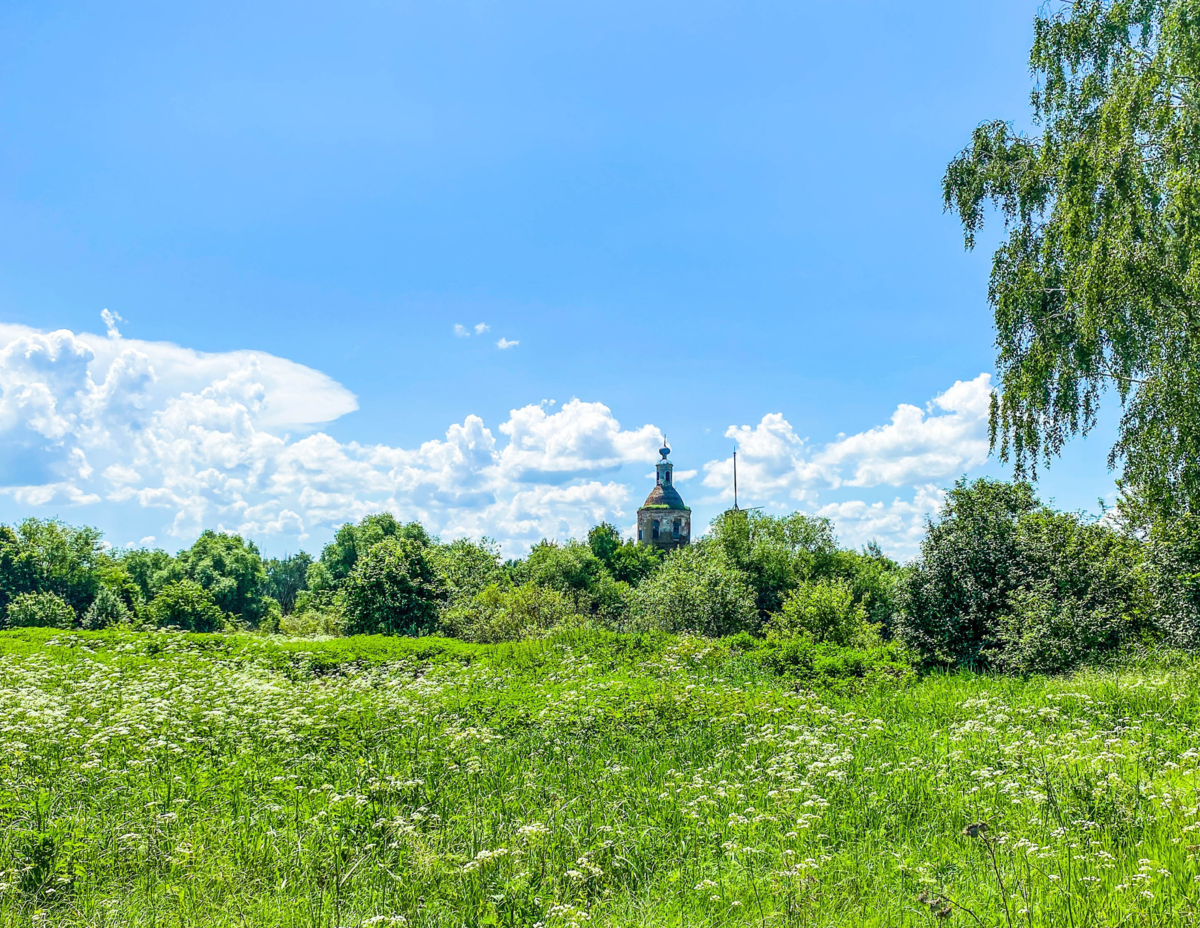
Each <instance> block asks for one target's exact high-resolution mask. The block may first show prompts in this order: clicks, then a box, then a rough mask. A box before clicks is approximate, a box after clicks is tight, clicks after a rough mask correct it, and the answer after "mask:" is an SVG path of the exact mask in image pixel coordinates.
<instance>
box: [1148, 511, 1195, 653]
mask: <svg viewBox="0 0 1200 928" xmlns="http://www.w3.org/2000/svg"><path fill="white" fill-rule="evenodd" d="M1146 548H1147V550H1146V580H1147V586H1148V592H1149V596H1150V603H1151V605H1150V609H1151V617H1152V622H1153V624H1154V628H1155V631H1156V632H1157V634H1158V636H1159V637H1161V638H1162V640H1163V641H1165V642H1166V643H1167V644H1169V645H1171V646H1173V647H1181V648H1196V647H1198V646H1200V517H1198V516H1194V515H1185V516H1182V517H1179V518H1176V519H1173V520H1171V521H1160V522H1157V523H1155V524H1154V525H1153V526H1152V528H1151V529H1150V533H1149V539H1148V543H1147V546H1146Z"/></svg>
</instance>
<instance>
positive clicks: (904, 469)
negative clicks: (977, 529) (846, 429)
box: [703, 374, 992, 556]
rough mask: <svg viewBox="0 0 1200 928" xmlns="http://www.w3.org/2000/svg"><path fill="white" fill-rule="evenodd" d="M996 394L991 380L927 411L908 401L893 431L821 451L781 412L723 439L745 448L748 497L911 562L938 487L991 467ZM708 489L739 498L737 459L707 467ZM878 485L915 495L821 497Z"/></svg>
mask: <svg viewBox="0 0 1200 928" xmlns="http://www.w3.org/2000/svg"><path fill="white" fill-rule="evenodd" d="M991 392H992V387H991V376H990V375H989V374H980V375H979V376H978V377H976V378H974V379H973V380H960V381H957V382H956V383H955V384H954V385H953V386H952V387H951V388H950V389H949V390H946V391H945V392H944V393H941V394H939V395H938V396H936V397H934V398H933V399H932V400H930V401H929V402H928V403H927V404H926V405H925V407H924V408H923V409H922V408H921V407H918V406H913V405H911V404H908V403H901V404H900V405H899V406H897V407H896V410H895V412H893V413H892V416H891V419H890V421H889V422H888V423H887V424H886V425H881V426H877V427H875V428H872V429H868V430H866V431H864V432H859V433H857V434H853V435H840V436H838V438H837V439H835V440H834V441H832V442H829V443H827V444H825V445H823V446H819V447H813V446H812V445H811V444H810V443H809V441H808V440H807V439H805V438H802V437H801V436H800V435H799V434H797V432H796V430H795V429H794V428H793V427H792V424H791V423H790V422H788V420H787V419H785V418H784V417H783V415H782V414H780V413H769V414H768V415H765V416H763V418H762V421H760V422H759V423H758V424H757V425H754V426H749V425H739V426H730V427H729V429H728V430H726V432H725V435H726V437H727V438H732V439H734V441H736V443H737V447H738V483H739V487H740V490H741V499H742V501H743V502H745V501H746V500H752V501H754V502H756V503H762V504H766V505H768V506H772V507H776V508H778V507H786V506H792V507H795V506H799V507H800V508H803V509H807V510H809V511H814V512H818V513H819V514H821V515H826V516H829V517H830V518H832V519H833V520H834V521H835V522H836V523H837V525H838V527H839V531H840V532H841V534H842V536H843V541H845V542H847V543H851V544H856V543H861V542H863V541H866V540H869V539H870V538H873V537H874V538H880V539H883V540H886V541H887V542H888V543H889V545H890V548H891V550H893V551H895V552H896V553H898V554H901V555H905V556H907V555H909V554H912V553H914V552H915V550H916V540H917V539H919V537H920V535H921V533H922V532H923V531H924V524H925V519H926V517H927V516H928V515H929V514H931V513H933V512H935V511H936V510H937V507H938V505H939V504H940V500H941V496H940V491H939V490H937V488H936V484H935V483H934V482H935V481H942V482H947V481H950V480H953V479H955V478H957V477H959V476H961V475H962V474H964V473H966V472H968V471H970V470H971V469H973V468H975V467H978V466H979V465H981V464H982V463H983V462H984V461H986V460H987V456H988V436H987V419H988V406H989V403H990V398H991ZM703 483H704V485H705V486H706V487H709V488H711V489H713V490H716V491H717V496H718V498H719V499H721V500H729V499H732V497H733V458H732V456H730V457H729V458H726V459H722V460H717V461H710V462H708V463H707V464H706V465H705V466H704V479H703ZM879 486H895V487H903V486H907V487H911V488H912V493H913V495H912V498H911V499H910V500H904V499H902V498H900V497H896V499H895V500H894V501H893V502H892V503H890V504H885V503H882V502H878V501H877V502H873V503H867V502H864V501H862V500H843V501H840V502H836V503H824V504H823V503H821V501H820V496H821V494H822V492H828V491H831V490H838V489H843V490H844V489H846V488H870V487H879Z"/></svg>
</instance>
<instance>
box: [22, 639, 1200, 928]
mask: <svg viewBox="0 0 1200 928" xmlns="http://www.w3.org/2000/svg"><path fill="white" fill-rule="evenodd" d="M1198 676H1200V674H1198V673H1197V669H1196V667H1195V666H1194V665H1192V664H1190V663H1183V664H1181V665H1179V666H1176V667H1173V668H1170V669H1157V668H1155V667H1149V668H1143V669H1137V670H1126V671H1122V672H1116V671H1114V672H1109V673H1091V674H1089V673H1085V674H1079V675H1076V676H1074V677H1071V678H1031V679H1027V680H1019V679H1015V678H992V677H981V676H966V675H947V676H934V677H928V678H925V679H922V680H920V681H908V682H905V681H896V680H894V679H892V678H886V679H882V680H880V681H879V682H878V683H872V682H870V681H869V680H868V681H866V682H864V683H861V684H860V685H858V686H856V687H854V688H852V689H849V690H847V689H840V690H825V691H822V692H809V691H807V690H805V689H804V688H803V686H800V685H798V684H797V683H796V682H795V681H793V680H791V679H789V678H787V677H780V676H775V675H772V674H770V673H768V672H766V671H764V670H763V669H761V667H759V666H758V665H756V664H755V663H754V662H752V661H749V660H747V659H746V658H745V656H739V655H738V654H737V653H735V652H734V653H731V652H730V651H729V650H727V649H725V648H724V647H722V646H720V645H714V644H713V643H711V642H706V641H700V640H696V639H686V638H673V637H667V636H658V637H632V636H630V637H625V636H617V635H603V634H598V633H590V632H576V633H574V634H572V635H570V636H563V637H557V638H552V639H549V640H545V641H538V642H526V643H519V644H512V645H496V646H472V645H465V644H463V643H461V642H453V641H446V640H441V639H407V640H405V639H345V640H337V641H327V642H313V641H299V640H296V641H290V640H278V639H267V638H256V637H252V636H219V635H212V636H207V635H194V636H185V635H168V634H161V635H134V634H121V633H97V634H69V633H63V632H54V631H51V630H36V631H34V630H29V631H21V632H11V633H5V634H0V924H2V925H96V926H119V925H146V926H149V925H155V926H158V925H163V926H165V925H239V926H246V925H255V926H257V925H264V926H265V925H272V926H274V925H297V926H300V925H322V926H360V925H363V926H366V925H413V926H431V928H432V926H458V925H510V926H518V925H521V926H524V925H542V926H545V928H550V926H567V925H575V926H582V925H585V924H595V925H676V924H677V925H690V926H703V925H727V924H728V925H735V924H736V925H742V924H756V925H921V924H927V923H935V922H942V923H949V924H962V925H983V926H1008V925H1018V924H1020V925H1038V926H1042V925H1064V926H1072V928H1082V926H1090V925H1117V924H1137V925H1164V926H1165V925H1177V924H1180V923H1183V922H1186V921H1187V920H1189V919H1191V918H1192V917H1193V916H1192V913H1193V910H1194V906H1195V904H1196V902H1197V899H1198V898H1200V884H1198V883H1197V880H1198V879H1200V867H1198V866H1197V862H1196V851H1197V850H1200V847H1198V845H1200V838H1197V837H1196V836H1195V834H1194V833H1193V832H1195V831H1196V830H1197V829H1198V828H1200V825H1197V821H1198V819H1197V806H1198V804H1200V803H1198V799H1197V788H1198V787H1200V781H1198V779H1197V777H1198V774H1197V747H1198V746H1200V741H1198V739H1197V730H1198V723H1200V712H1198V710H1200V696H1198V695H1197V686H1196V684H1197V682H1198ZM971 826H974V827H971Z"/></svg>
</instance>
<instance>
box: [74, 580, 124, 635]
mask: <svg viewBox="0 0 1200 928" xmlns="http://www.w3.org/2000/svg"><path fill="white" fill-rule="evenodd" d="M132 619H133V614H132V613H131V612H130V611H129V607H128V606H127V605H125V601H124V600H123V599H122V598H121V597H120V596H119V595H117V593H115V592H114V591H113V590H112V589H110V588H109V587H107V586H102V587H100V591H99V592H98V593H97V594H96V598H95V599H93V600H92V604H91V605H90V606H88V610H87V612H85V613H84V615H83V627H84V628H87V629H92V630H96V629H101V628H111V627H112V626H114V625H128V624H130V622H131V621H132Z"/></svg>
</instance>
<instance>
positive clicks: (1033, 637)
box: [989, 584, 1129, 673]
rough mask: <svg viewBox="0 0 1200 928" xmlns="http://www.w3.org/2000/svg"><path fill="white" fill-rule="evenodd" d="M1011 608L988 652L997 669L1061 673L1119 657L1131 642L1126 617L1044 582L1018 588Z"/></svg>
mask: <svg viewBox="0 0 1200 928" xmlns="http://www.w3.org/2000/svg"><path fill="white" fill-rule="evenodd" d="M1009 607H1010V611H1009V612H1008V613H1006V614H1005V615H1002V616H1000V620H999V624H998V627H997V632H996V636H995V637H996V645H995V649H994V651H993V652H992V653H991V654H990V655H989V657H990V662H991V663H992V665H993V666H995V667H996V668H997V669H998V670H1007V671H1017V672H1022V673H1033V672H1042V673H1057V672H1060V671H1064V670H1070V669H1071V668H1073V667H1077V666H1079V665H1080V664H1083V663H1085V662H1089V661H1092V662H1094V661H1097V660H1102V659H1104V658H1105V657H1111V656H1114V655H1115V654H1117V653H1118V652H1119V651H1120V650H1121V648H1122V647H1123V645H1124V644H1125V643H1126V641H1127V640H1128V635H1127V634H1126V633H1127V631H1128V627H1129V622H1128V620H1127V619H1126V618H1125V616H1123V615H1121V614H1120V613H1118V612H1115V611H1113V610H1110V609H1104V608H1088V607H1087V606H1086V605H1085V604H1083V603H1081V602H1080V601H1079V600H1077V599H1073V598H1071V597H1066V598H1063V597H1059V596H1056V595H1054V591H1052V590H1051V589H1050V588H1049V587H1048V585H1045V584H1043V585H1040V586H1039V587H1037V588H1036V589H1022V590H1016V591H1014V592H1013V593H1012V595H1011V596H1010V597H1009Z"/></svg>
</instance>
